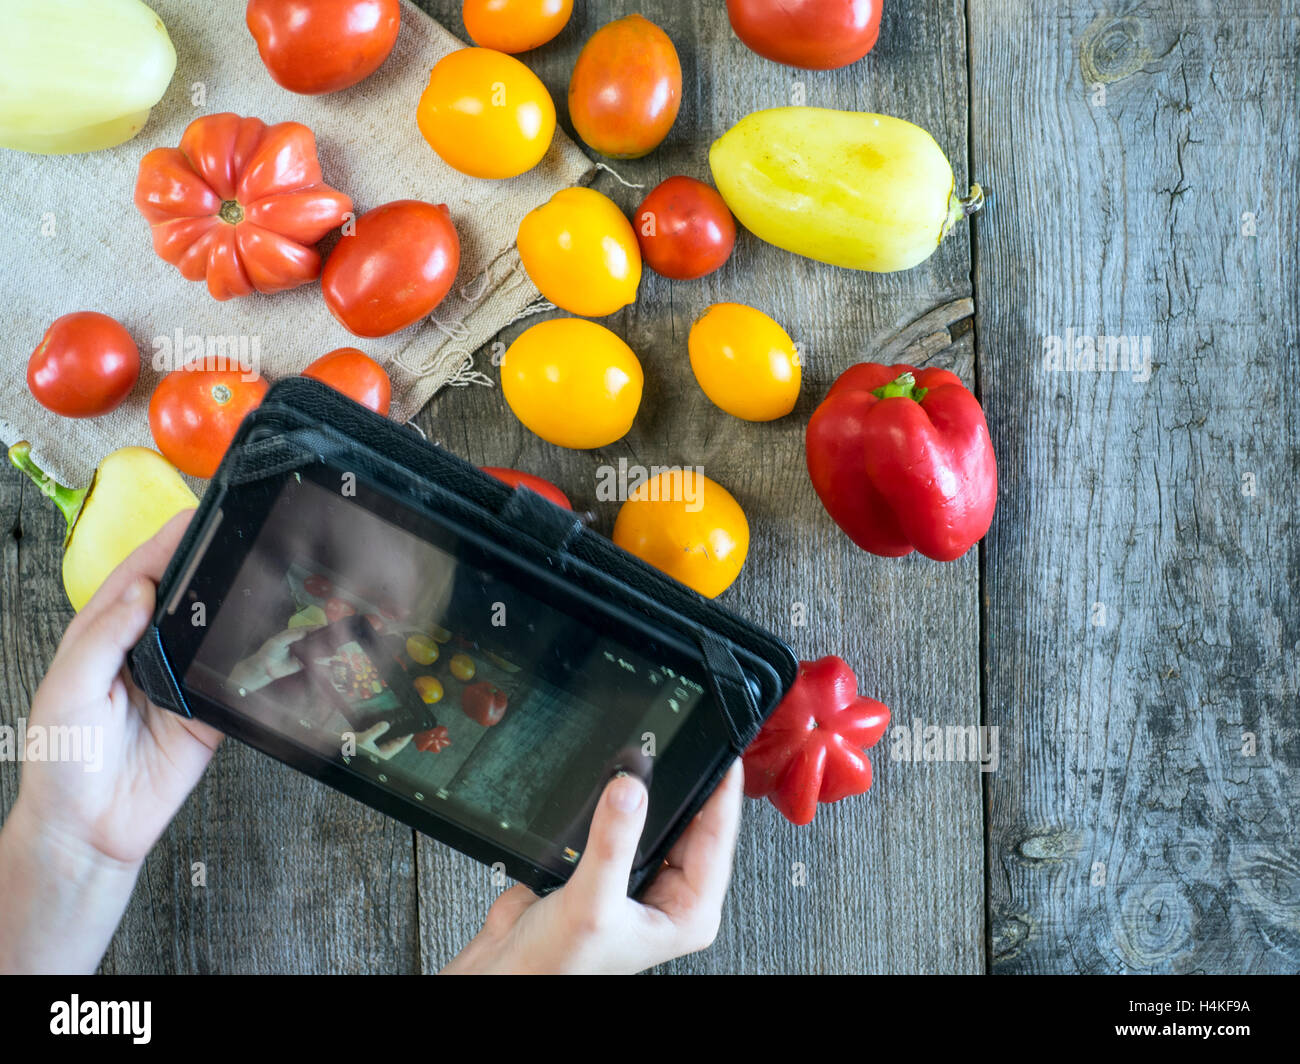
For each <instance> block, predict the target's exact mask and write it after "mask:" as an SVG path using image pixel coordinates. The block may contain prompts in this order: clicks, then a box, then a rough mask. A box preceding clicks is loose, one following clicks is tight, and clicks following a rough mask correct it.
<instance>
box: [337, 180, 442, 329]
mask: <svg viewBox="0 0 1300 1064" xmlns="http://www.w3.org/2000/svg"><path fill="white" fill-rule="evenodd" d="M459 269H460V238H459V237H458V236H457V235H456V227H455V226H454V225H452V222H451V215H450V213H449V212H448V211H447V205H446V204H445V203H440V204H438V205H437V206H436V207H435V206H434V205H433V204H432V203H425V202H423V201H422V200H395V201H394V202H392V203H385V204H384V205H383V206H382V207H376V208H375V209H374V210H372V211H367V212H366V213H365V214H363V215H362V216H361V217H360V218H358V219H357V221H356V231H355V232H353V233H352V234H351V235H348V234H347V233H346V232H345V233H344V236H343V238H342V239H341V240H340V241H339V242H338V245H337V246H336V247H335V248H334V250H333V251H332V252H331V253H330V257H329V259H328V260H327V261H326V263H325V269H323V270H322V271H321V275H320V286H321V292H322V293H324V296H325V305H326V306H327V307H329V309H330V313H331V314H333V315H334V317H336V318H338V320H339V321H340V322H341V323H342V325H343V327H344V328H346V329H347V330H348V331H349V332H351V333H353V334H354V335H356V336H387V335H388V334H389V333H395V332H397V331H398V330H399V329H405V328H406V327H407V326H408V325H414V324H415V323H416V322H417V321H419V320H420V319H421V318H423V317H425V316H426V315H428V314H431V313H433V310H434V308H435V307H437V306H438V304H439V303H441V302H442V300H443V298H444V297H445V296H446V295H447V293H448V292H449V291H450V290H451V285H452V282H453V281H454V280H455V279H456V271H457V270H459Z"/></svg>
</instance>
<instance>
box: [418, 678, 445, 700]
mask: <svg viewBox="0 0 1300 1064" xmlns="http://www.w3.org/2000/svg"><path fill="white" fill-rule="evenodd" d="M415 690H416V693H417V694H419V696H420V698H422V699H423V700H424V701H425V702H427V703H429V705H433V704H434V703H435V702H441V701H442V696H443V690H442V681H441V680H439V679H438V677H436V676H417V677H416V678H415Z"/></svg>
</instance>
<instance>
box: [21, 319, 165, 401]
mask: <svg viewBox="0 0 1300 1064" xmlns="http://www.w3.org/2000/svg"><path fill="white" fill-rule="evenodd" d="M139 376H140V349H139V348H138V347H136V345H135V341H134V340H132V339H131V334H130V333H129V332H127V331H126V329H124V328H123V327H122V326H121V325H120V324H119V323H118V322H117V321H115V320H114V319H112V318H110V317H109V316H108V315H107V314H100V313H98V312H96V311H93V310H82V311H78V312H77V313H75V314H65V315H63V317H61V318H59V319H58V320H57V321H56V322H55V323H54V324H53V325H51V326H50V327H49V328H48V329H46V330H45V335H44V336H42V337H41V342H40V343H39V344H38V345H37V347H36V350H35V351H33V352H32V355H31V358H30V359H28V361H27V387H28V388H29V389H30V390H31V393H32V396H33V397H34V398H35V399H36V401H37V402H38V403H40V404H41V406H43V407H45V409H46V410H52V411H54V413H56V414H62V415H63V416H64V417H99V415H100V414H107V413H108V412H109V411H110V410H113V409H116V408H117V407H118V406H120V405H121V403H122V400H123V399H125V398H126V397H127V395H128V394H129V393H130V391H131V389H132V388H134V387H135V382H136V378H138V377H139Z"/></svg>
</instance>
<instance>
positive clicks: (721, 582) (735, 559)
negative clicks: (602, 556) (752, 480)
mask: <svg viewBox="0 0 1300 1064" xmlns="http://www.w3.org/2000/svg"><path fill="white" fill-rule="evenodd" d="M613 538H614V542H615V543H617V544H618V545H619V546H620V547H622V548H623V549H624V550H625V551H628V552H629V553H631V554H635V555H636V556H637V557H638V558H640V559H641V560H642V561H644V562H647V563H649V564H650V565H653V566H654V567H655V568H656V569H662V570H663V571H664V572H665V573H667V574H668V575H669V576H671V577H673V578H674V579H675V580H678V581H680V582H681V583H683V584H685V585H686V586H687V587H690V588H694V589H695V590H696V591H698V592H699V593H700V594H701V595H704V596H706V597H707V598H714V597H715V596H717V595H720V594H721V593H722V592H724V591H726V590H727V588H729V587H730V586H731V585H732V583H733V582H734V581H735V579H736V577H738V576H739V575H740V570H741V567H742V566H743V565H744V564H745V556H746V555H747V554H748V553H749V522H748V521H746V520H745V511H744V510H742V509H741V508H740V503H738V502H736V500H735V499H734V498H733V497H732V495H731V493H730V492H729V491H727V489H726V488H724V487H723V486H722V485H721V484H717V483H715V482H714V481H712V480H710V479H709V478H708V477H706V476H704V474H702V473H697V472H696V471H695V470H693V469H686V470H680V469H677V470H669V471H667V472H665V473H660V474H659V476H657V477H652V478H651V479H650V480H647V481H646V482H645V483H644V484H641V485H640V486H639V487H638V488H637V489H636V490H635V491H634V492H632V494H631V495H629V496H628V499H627V502H625V503H624V504H623V506H622V509H620V510H619V511H618V518H617V519H616V520H615V522H614V537H613Z"/></svg>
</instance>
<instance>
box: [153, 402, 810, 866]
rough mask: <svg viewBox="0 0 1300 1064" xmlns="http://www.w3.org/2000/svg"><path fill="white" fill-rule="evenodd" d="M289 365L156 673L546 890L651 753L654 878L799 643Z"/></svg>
mask: <svg viewBox="0 0 1300 1064" xmlns="http://www.w3.org/2000/svg"><path fill="white" fill-rule="evenodd" d="M286 383H290V382H286ZM292 384H293V385H295V387H291V388H286V387H285V386H284V385H276V387H275V388H274V389H272V391H271V393H269V395H268V398H267V401H266V402H265V403H264V405H263V408H262V409H261V411H259V412H257V413H255V414H253V415H250V418H249V419H248V420H246V422H245V424H244V426H243V427H242V428H241V431H240V434H239V436H237V437H236V440H235V443H234V444H233V445H232V448H231V451H230V452H229V453H228V454H227V457H226V460H225V462H223V465H222V469H221V470H219V471H218V474H217V476H216V477H215V478H214V480H213V482H212V485H211V487H210V489H209V491H208V493H207V494H206V495H205V497H204V500H203V503H202V504H201V506H200V509H199V511H198V513H197V514H196V515H195V518H194V519H193V521H192V523H191V526H190V528H189V530H188V531H187V533H186V536H185V538H184V540H183V542H182V544H181V546H180V548H179V549H178V551H177V555H176V557H175V558H174V559H173V561H172V564H171V566H170V567H169V569H168V571H167V573H166V574H165V576H164V578H163V582H162V585H161V586H160V588H159V597H158V611H157V614H156V617H155V622H154V625H153V627H152V629H151V630H150V632H149V633H147V635H146V637H145V638H144V639H143V640H142V641H141V643H140V645H139V646H138V647H137V648H136V649H135V650H134V651H133V652H132V655H131V660H132V669H133V672H134V674H135V676H136V679H137V682H138V683H140V684H141V686H142V687H143V688H144V689H145V691H146V693H147V694H149V695H150V697H152V698H154V699H155V700H156V701H159V702H160V704H163V705H165V706H168V707H169V708H172V709H174V710H176V711H177V712H183V713H187V714H191V715H193V716H194V717H196V718H198V719H201V720H204V721H206V722H208V723H209V724H212V725H213V726H215V727H217V728H218V729H220V730H221V731H223V732H226V733H227V734H229V735H231V736H234V737H235V738H238V739H241V740H243V741H245V742H247V743H249V744H251V745H252V746H254V747H256V748H257V749H259V750H261V751H263V752H265V753H267V754H269V755H271V756H273V757H276V758H278V759H280V760H281V761H284V762H286V763H288V764H289V765H291V766H293V767H294V768H297V769H299V770H301V771H303V772H306V773H308V774H310V775H312V776H314V777H316V778H317V779H320V780H322V781H324V782H325V783H327V784H329V785H331V786H334V787H335V788H337V789H339V790H342V791H344V792H346V793H348V794H349V795H351V796H353V797H355V798H357V799H359V800H360V801H362V802H365V803H366V804H368V805H370V806H372V807H374V808H376V809H378V810H380V811H382V812H384V813H387V814H388V815H390V816H393V817H395V818H397V819H399V820H401V821H403V822H404V823H406V824H408V825H410V826H412V827H414V828H416V829H418V830H421V831H423V832H425V833H427V834H429V835H431V836H433V837H435V838H437V839H440V840H441V841H444V842H446V843H448V844H450V845H452V846H454V847H456V848H458V849H460V850H462V851H463V852H466V853H468V854H470V855H471V856H473V857H475V858H477V859H479V860H482V861H484V862H485V863H487V864H490V865H494V866H497V867H499V868H501V869H502V870H503V871H504V872H505V873H506V874H508V875H510V876H512V877H513V878H516V879H518V880H520V881H522V882H525V883H527V884H528V885H529V886H531V887H532V888H533V889H535V890H538V891H546V890H549V889H553V888H555V887H557V886H559V885H561V884H562V883H563V882H564V881H565V880H566V879H567V878H568V875H569V874H571V872H572V869H573V867H574V866H575V865H576V864H577V862H578V860H579V859H580V858H581V855H582V850H583V847H584V845H585V841H586V835H587V830H588V828H589V826H590V821H591V816H592V813H593V811H594V808H595V804H596V802H597V801H598V799H599V796H600V794H601V792H602V791H603V788H604V785H605V783H606V782H607V781H608V780H609V778H610V777H611V776H612V775H613V774H614V773H615V772H619V771H625V772H632V773H635V774H637V775H639V776H640V777H641V778H642V779H644V780H645V782H646V785H647V788H648V792H649V797H650V800H649V807H648V813H647V821H646V826H645V830H644V832H643V835H642V838H641V842H640V846H639V849H638V852H637V858H636V864H635V869H634V874H633V877H632V880H631V882H630V883H629V889H630V890H631V891H633V892H635V891H636V890H638V889H640V887H641V886H643V885H644V884H645V883H646V882H647V881H648V880H649V878H650V877H651V876H652V875H653V874H654V872H655V871H656V870H657V869H658V868H659V867H660V866H661V864H662V862H663V860H664V858H665V855H666V854H667V852H668V849H669V848H670V847H671V845H672V843H673V841H675V839H676V837H677V836H678V835H679V834H680V832H681V831H682V830H683V829H684V827H685V826H686V824H687V823H688V822H689V820H690V818H691V817H692V816H693V815H694V813H695V812H696V811H697V810H698V809H699V807H700V805H701V804H702V803H703V802H704V800H705V799H707V797H708V795H709V793H711V792H712V790H713V788H714V787H715V786H716V785H717V783H718V781H719V780H720V779H721V776H722V774H723V773H724V772H725V770H726V768H727V767H728V766H729V765H730V763H731V762H732V761H733V760H734V759H735V757H736V756H738V754H739V753H740V752H741V751H743V749H744V746H745V744H747V743H748V741H749V740H750V739H751V738H752V737H753V734H754V733H756V731H757V728H758V727H759V726H760V725H761V722H762V720H763V719H764V718H765V717H766V716H767V714H768V713H770V712H771V710H772V709H773V708H774V707H775V705H776V702H777V701H778V700H779V698H780V697H781V695H782V694H783V693H784V691H785V689H786V688H788V686H789V684H790V683H791V682H793V678H794V672H795V662H794V657H793V655H792V654H791V653H790V652H789V650H788V648H786V647H784V645H783V644H781V643H780V642H779V641H778V640H776V639H775V638H774V637H771V636H769V635H767V634H766V633H763V632H761V631H760V630H759V629H757V628H754V627H753V626H750V625H747V624H745V622H743V621H740V620H739V619H737V618H733V617H731V616H730V615H728V614H726V612H725V611H722V610H720V609H719V608H718V607H717V606H716V605H714V604H712V603H710V602H708V601H707V600H704V599H702V598H700V596H698V595H695V594H694V593H693V592H690V591H688V590H687V589H685V588H683V587H681V585H678V584H676V583H675V582H673V581H671V580H669V579H668V578H667V577H665V576H663V575H662V574H659V573H657V572H656V571H654V570H651V569H649V568H647V567H645V566H643V565H642V564H641V563H640V562H638V561H637V560H636V559H633V558H631V557H630V556H627V555H624V554H623V552H621V551H619V550H618V548H616V547H613V545H612V544H609V543H608V541H607V540H604V539H603V537H599V536H597V535H596V533H594V532H592V531H591V530H590V529H587V528H585V527H584V526H583V525H582V523H581V522H580V521H579V520H578V519H577V518H576V517H575V516H574V515H573V514H571V513H569V512H567V511H562V510H561V509H560V508H559V507H556V506H554V505H553V504H551V503H549V502H547V501H546V500H543V499H541V498H540V497H539V496H536V495H534V494H533V493H531V492H528V491H527V489H519V491H517V492H515V491H512V490H511V489H509V488H507V487H506V486H505V485H502V484H499V483H498V482H495V481H493V480H492V478H489V477H487V476H486V475H485V474H481V473H479V471H477V470H475V469H474V468H473V467H472V466H468V465H467V464H466V463H463V462H461V461H460V460H459V459H456V458H454V456H450V455H448V454H446V452H445V451H442V450H441V449H440V448H437V447H435V446H433V445H430V444H428V443H426V442H425V441H423V440H420V439H418V438H417V437H415V436H414V434H413V433H411V432H409V431H407V430H404V429H401V428H399V427H397V426H395V425H393V423H391V422H386V421H385V419H378V418H377V415H369V412H368V411H364V410H362V408H360V407H357V406H356V404H352V403H351V402H350V401H348V400H346V399H344V398H343V397H341V396H336V395H335V394H334V393H330V394H323V392H329V390H328V389H325V388H324V386H323V385H316V384H315V382H301V383H300V382H292ZM302 385H310V387H306V388H304V387H302ZM321 390H323V392H322V391H321ZM363 415H368V416H363ZM371 417H374V418H376V419H377V420H378V421H380V422H384V423H383V424H376V423H374V422H372V421H371V420H370V418H371ZM404 459H405V461H404ZM597 541H599V542H597Z"/></svg>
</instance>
